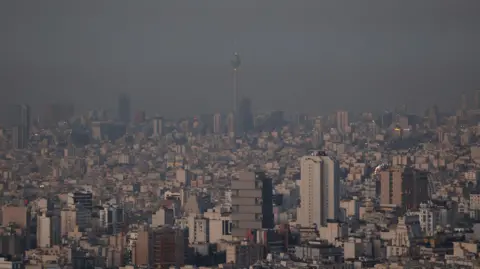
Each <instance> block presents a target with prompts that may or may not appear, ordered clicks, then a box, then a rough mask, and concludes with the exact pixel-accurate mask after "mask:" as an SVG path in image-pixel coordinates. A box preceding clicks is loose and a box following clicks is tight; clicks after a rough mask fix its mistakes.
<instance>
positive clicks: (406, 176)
mask: <svg viewBox="0 0 480 269" xmlns="http://www.w3.org/2000/svg"><path fill="white" fill-rule="evenodd" d="M378 176H379V180H380V203H381V204H389V205H396V206H398V207H400V208H401V209H403V210H409V209H411V210H415V209H418V208H419V206H420V203H422V202H426V201H428V200H429V193H428V173H427V172H425V171H420V170H416V169H413V168H411V167H391V168H389V169H387V170H385V171H381V172H380V173H379V175H378Z"/></svg>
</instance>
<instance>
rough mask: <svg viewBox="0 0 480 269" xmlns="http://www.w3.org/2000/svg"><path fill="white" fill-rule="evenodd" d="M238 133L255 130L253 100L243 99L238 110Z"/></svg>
mask: <svg viewBox="0 0 480 269" xmlns="http://www.w3.org/2000/svg"><path fill="white" fill-rule="evenodd" d="M237 125H238V131H239V132H240V133H244V132H250V131H252V130H253V113H252V100H251V99H250V98H243V99H242V101H241V102H240V105H239V108H238V123H237Z"/></svg>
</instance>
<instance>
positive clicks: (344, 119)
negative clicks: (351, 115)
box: [337, 111, 350, 133]
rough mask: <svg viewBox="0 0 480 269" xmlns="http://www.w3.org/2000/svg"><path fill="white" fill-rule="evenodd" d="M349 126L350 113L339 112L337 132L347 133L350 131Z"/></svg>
mask: <svg viewBox="0 0 480 269" xmlns="http://www.w3.org/2000/svg"><path fill="white" fill-rule="evenodd" d="M349 125H350V122H349V120H348V111H337V130H338V131H340V132H342V133H345V132H347V131H348V127H349Z"/></svg>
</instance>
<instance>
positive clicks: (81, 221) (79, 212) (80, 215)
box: [67, 191, 93, 231]
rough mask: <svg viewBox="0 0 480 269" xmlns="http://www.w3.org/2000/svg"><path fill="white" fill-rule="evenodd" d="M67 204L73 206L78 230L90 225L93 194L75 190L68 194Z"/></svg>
mask: <svg viewBox="0 0 480 269" xmlns="http://www.w3.org/2000/svg"><path fill="white" fill-rule="evenodd" d="M67 202H68V205H69V206H70V207H71V208H75V209H76V211H75V213H76V216H75V219H76V224H77V226H78V228H79V230H80V231H84V230H85V229H86V228H88V227H90V226H91V219H92V209H93V195H92V193H91V192H88V191H77V192H73V193H69V194H68V201H67Z"/></svg>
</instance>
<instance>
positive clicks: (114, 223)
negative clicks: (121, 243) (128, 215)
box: [100, 204, 125, 235]
mask: <svg viewBox="0 0 480 269" xmlns="http://www.w3.org/2000/svg"><path fill="white" fill-rule="evenodd" d="M100 222H101V223H102V225H103V227H104V228H105V232H106V233H107V234H109V235H116V234H118V233H121V232H122V231H123V229H124V225H125V212H124V211H123V208H122V207H120V206H118V205H115V204H106V205H104V207H103V210H102V211H100Z"/></svg>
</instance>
